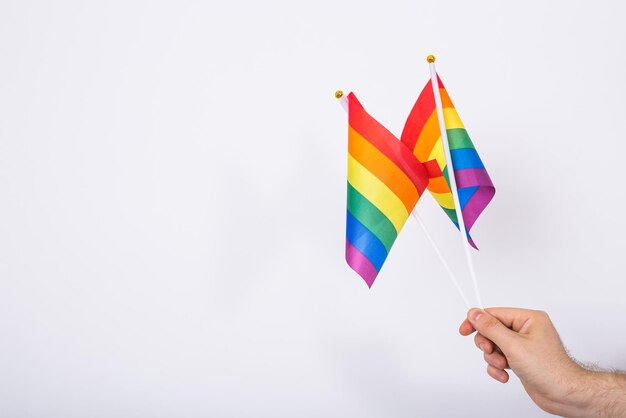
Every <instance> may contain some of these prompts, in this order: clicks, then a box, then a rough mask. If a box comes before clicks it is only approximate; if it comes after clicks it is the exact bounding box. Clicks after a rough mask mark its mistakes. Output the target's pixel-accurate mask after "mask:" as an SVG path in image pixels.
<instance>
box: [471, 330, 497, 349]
mask: <svg viewBox="0 0 626 418" xmlns="http://www.w3.org/2000/svg"><path fill="white" fill-rule="evenodd" d="M474 344H476V347H478V348H479V349H480V350H481V351H482V352H484V353H493V351H494V350H495V347H496V345H495V344H494V343H493V342H492V341H491V340H490V339H489V338H487V337H485V336H484V335H482V334H480V333H478V332H477V333H476V335H475V336H474Z"/></svg>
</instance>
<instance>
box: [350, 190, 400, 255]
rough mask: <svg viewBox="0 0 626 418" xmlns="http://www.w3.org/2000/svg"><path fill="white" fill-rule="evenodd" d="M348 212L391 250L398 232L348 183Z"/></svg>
mask: <svg viewBox="0 0 626 418" xmlns="http://www.w3.org/2000/svg"><path fill="white" fill-rule="evenodd" d="M348 212H350V213H351V214H352V216H354V217H355V218H356V219H357V220H358V221H359V222H361V223H362V224H363V225H364V226H365V227H366V228H367V229H369V230H370V231H371V232H372V234H374V235H376V237H378V239H379V240H380V242H382V243H383V245H384V246H385V248H386V249H387V253H389V251H390V250H391V246H392V245H393V242H394V241H395V240H396V237H397V236H398V233H397V232H396V228H395V227H394V226H393V224H392V223H391V221H390V220H389V219H388V218H387V217H386V216H385V215H384V214H383V213H382V212H381V211H380V210H379V209H378V208H377V207H376V206H374V205H373V204H372V202H370V201H369V200H367V198H365V197H364V196H363V195H362V194H361V193H359V192H358V191H357V190H356V189H355V188H354V187H352V185H351V184H350V183H348Z"/></svg>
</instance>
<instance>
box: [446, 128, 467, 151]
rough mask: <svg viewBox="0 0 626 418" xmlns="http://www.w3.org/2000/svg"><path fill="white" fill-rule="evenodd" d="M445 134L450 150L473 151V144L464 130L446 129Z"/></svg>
mask: <svg viewBox="0 0 626 418" xmlns="http://www.w3.org/2000/svg"><path fill="white" fill-rule="evenodd" d="M447 132H448V143H449V144H450V149H451V150H453V149H461V148H471V149H474V144H472V140H471V139H470V137H469V135H468V134H467V131H466V130H465V129H464V128H455V129H448V130H447Z"/></svg>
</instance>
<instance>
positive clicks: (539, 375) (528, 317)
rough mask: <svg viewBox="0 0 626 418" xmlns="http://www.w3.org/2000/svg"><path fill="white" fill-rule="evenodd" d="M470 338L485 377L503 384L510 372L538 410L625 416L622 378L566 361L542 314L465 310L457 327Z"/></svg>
mask: <svg viewBox="0 0 626 418" xmlns="http://www.w3.org/2000/svg"><path fill="white" fill-rule="evenodd" d="M475 331H478V332H477V333H476V335H475V336H474V342H475V343H476V346H477V347H478V348H479V349H480V350H481V351H482V352H483V353H484V354H483V357H484V359H485V361H486V362H487V374H489V376H491V377H492V378H494V379H495V380H497V381H499V382H501V383H506V382H507V381H508V380H509V372H507V370H509V369H510V370H512V371H513V372H514V373H515V374H516V375H517V377H518V378H519V379H520V381H521V383H522V385H523V386H524V389H526V392H527V393H528V395H529V396H530V397H531V399H532V400H533V401H534V402H535V403H536V404H537V405H538V406H539V407H540V408H541V409H543V410H544V411H546V412H549V413H551V414H555V415H561V416H564V417H572V418H575V417H626V374H624V373H621V372H604V371H592V370H588V369H586V368H584V367H582V366H580V365H579V364H578V363H576V362H575V361H574V360H572V359H571V358H570V357H569V355H568V354H567V352H566V351H565V348H564V347H563V343H561V339H560V338H559V335H558V333H557V331H556V329H555V328H554V325H553V324H552V321H551V320H550V318H549V317H548V315H547V314H546V313H545V312H542V311H533V310H529V309H518V308H487V309H485V310H481V309H477V308H474V309H470V311H469V312H468V314H467V318H466V319H465V320H464V321H463V323H462V324H461V326H460V328H459V332H460V333H461V335H464V336H467V335H471V334H473V333H474V332H475Z"/></svg>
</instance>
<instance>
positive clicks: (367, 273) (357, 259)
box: [346, 240, 378, 287]
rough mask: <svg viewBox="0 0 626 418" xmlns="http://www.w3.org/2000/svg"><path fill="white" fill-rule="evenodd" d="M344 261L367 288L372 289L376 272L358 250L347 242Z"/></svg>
mask: <svg viewBox="0 0 626 418" xmlns="http://www.w3.org/2000/svg"><path fill="white" fill-rule="evenodd" d="M346 261H347V262H348V265H349V266H350V267H352V269H353V270H354V271H356V272H357V273H358V274H359V276H361V277H362V278H363V280H365V283H367V286H368V287H372V284H374V279H376V275H377V274H378V271H376V268H375V267H374V265H373V264H372V263H371V262H370V261H369V260H368V259H367V258H366V257H365V256H364V255H363V254H362V253H361V252H360V251H359V250H357V249H356V248H355V247H354V246H353V245H352V244H350V242H349V241H348V240H346Z"/></svg>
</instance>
